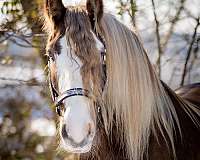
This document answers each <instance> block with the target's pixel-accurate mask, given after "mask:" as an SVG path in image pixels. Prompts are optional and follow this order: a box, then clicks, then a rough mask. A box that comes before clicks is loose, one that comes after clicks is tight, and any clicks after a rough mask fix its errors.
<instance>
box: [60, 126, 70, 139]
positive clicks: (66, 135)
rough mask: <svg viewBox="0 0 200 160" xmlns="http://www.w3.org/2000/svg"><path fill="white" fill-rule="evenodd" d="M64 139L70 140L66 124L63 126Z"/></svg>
mask: <svg viewBox="0 0 200 160" xmlns="http://www.w3.org/2000/svg"><path fill="white" fill-rule="evenodd" d="M62 137H63V138H68V137H69V136H68V133H67V130H66V124H64V125H63V127H62Z"/></svg>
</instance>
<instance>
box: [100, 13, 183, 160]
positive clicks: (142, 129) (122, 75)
mask: <svg viewBox="0 0 200 160" xmlns="http://www.w3.org/2000/svg"><path fill="white" fill-rule="evenodd" d="M101 27H102V30H103V31H102V34H103V36H104V38H105V44H106V49H107V59H106V61H107V83H106V87H105V91H104V94H105V95H104V102H105V104H104V105H105V106H106V107H105V108H106V109H104V110H103V111H102V112H103V120H104V123H105V127H106V130H107V131H110V130H111V128H112V127H113V121H114V118H113V117H115V121H116V126H117V129H118V130H120V131H121V133H123V134H121V139H122V140H124V142H122V143H123V144H126V146H127V148H126V149H127V153H128V154H129V155H128V156H129V157H128V158H129V159H133V160H140V159H142V158H143V156H144V153H146V151H147V149H148V144H149V136H150V133H151V132H152V131H153V132H154V134H155V135H156V132H155V128H158V129H159V131H160V132H161V134H163V136H164V133H166V134H167V136H168V138H169V139H170V146H171V147H172V149H173V151H174V139H173V132H174V127H175V125H176V126H178V128H179V129H180V127H179V121H178V117H177V114H176V111H175V109H174V106H173V103H172V101H171V99H170V98H169V96H168V95H167V93H166V92H165V90H164V88H163V86H162V84H161V82H160V80H159V78H158V77H157V75H156V73H155V71H154V69H153V67H152V66H151V64H150V62H149V59H148V57H147V55H146V52H145V50H144V48H143V46H142V44H141V42H140V41H139V39H138V37H137V36H136V34H135V33H134V32H132V31H131V30H130V29H128V28H127V27H126V26H124V25H123V24H122V23H120V22H119V21H117V20H116V19H115V18H114V17H113V16H112V15H110V14H105V15H104V17H103V18H102V23H101Z"/></svg>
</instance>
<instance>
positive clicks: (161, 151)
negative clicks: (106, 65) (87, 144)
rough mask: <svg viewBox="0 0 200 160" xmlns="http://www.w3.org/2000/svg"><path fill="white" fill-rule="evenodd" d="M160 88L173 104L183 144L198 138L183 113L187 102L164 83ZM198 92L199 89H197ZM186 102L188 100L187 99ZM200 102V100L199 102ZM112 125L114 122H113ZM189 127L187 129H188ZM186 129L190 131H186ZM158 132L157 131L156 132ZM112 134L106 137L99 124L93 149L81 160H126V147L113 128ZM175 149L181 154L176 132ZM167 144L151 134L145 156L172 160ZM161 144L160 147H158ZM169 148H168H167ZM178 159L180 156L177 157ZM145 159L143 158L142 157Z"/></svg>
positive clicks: (180, 142)
mask: <svg viewBox="0 0 200 160" xmlns="http://www.w3.org/2000/svg"><path fill="white" fill-rule="evenodd" d="M162 86H163V87H164V89H165V92H166V93H167V95H168V96H169V98H170V99H171V101H172V103H173V104H174V107H175V110H176V112H177V116H178V119H179V122H180V126H181V129H182V130H181V131H182V136H183V137H182V138H183V141H184V143H186V144H187V142H189V140H188V139H187V138H188V137H190V136H191V135H192V136H194V137H197V136H198V133H193V131H196V126H195V125H194V123H193V121H192V120H191V118H190V117H189V116H188V114H187V113H186V112H185V111H184V109H183V105H186V107H187V105H188V104H187V102H186V101H185V97H184V98H182V97H181V96H179V95H177V94H176V93H175V92H174V91H173V90H171V89H170V88H169V87H168V86H167V85H166V84H165V83H164V82H162ZM199 91H200V87H199ZM187 100H188V99H187ZM199 101H200V100H199ZM198 118H199V117H198ZM113 123H114V122H113ZM188 127H189V128H188ZM188 129H190V130H189V131H188ZM175 130H176V131H177V130H178V127H176V126H175ZM158 132H159V131H158ZM112 133H113V134H111V135H110V136H107V134H106V132H105V130H104V126H103V125H102V124H101V125H100V126H99V129H98V132H97V135H96V139H95V144H94V147H93V151H92V152H90V153H87V154H84V155H81V157H80V159H81V160H102V159H103V160H122V159H123V160H126V159H127V158H125V157H126V148H125V147H126V146H122V144H120V143H119V142H120V140H119V139H118V138H119V137H120V136H118V135H119V134H120V133H117V131H116V129H115V128H113V131H112ZM175 136H176V137H175V148H176V150H178V152H180V153H181V149H182V148H181V147H182V139H181V135H180V134H178V132H176V134H175ZM185 137H186V138H185ZM165 140H166V141H167V142H169V139H168V137H166V139H164V138H163V137H162V134H160V133H157V138H156V137H155V136H154V135H153V134H151V136H150V139H149V151H148V152H149V153H148V154H147V156H148V157H149V158H148V159H158V158H156V157H165V159H167V160H169V159H173V153H172V150H171V149H170V146H167V144H166V141H165ZM160 144H162V145H160ZM168 147H169V148H168ZM177 156H178V157H179V156H180V155H177ZM144 159H145V157H144Z"/></svg>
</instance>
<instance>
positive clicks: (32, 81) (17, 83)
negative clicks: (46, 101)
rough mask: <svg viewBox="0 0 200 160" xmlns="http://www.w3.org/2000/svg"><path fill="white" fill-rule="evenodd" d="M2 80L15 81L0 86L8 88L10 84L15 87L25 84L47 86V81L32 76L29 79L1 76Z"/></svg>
mask: <svg viewBox="0 0 200 160" xmlns="http://www.w3.org/2000/svg"><path fill="white" fill-rule="evenodd" d="M0 80H2V81H10V82H13V84H5V85H4V86H2V87H0V88H6V87H8V86H11V87H14V86H24V85H26V86H46V85H47V84H46V83H45V82H38V81H37V79H36V78H31V79H29V80H22V79H16V78H5V77H0Z"/></svg>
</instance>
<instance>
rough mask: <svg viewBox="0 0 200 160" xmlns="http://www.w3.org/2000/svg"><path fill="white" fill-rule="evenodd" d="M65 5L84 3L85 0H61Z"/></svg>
mask: <svg viewBox="0 0 200 160" xmlns="http://www.w3.org/2000/svg"><path fill="white" fill-rule="evenodd" d="M62 3H63V5H64V6H65V7H68V6H78V5H80V4H85V0H62Z"/></svg>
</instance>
